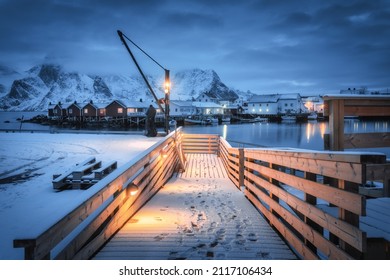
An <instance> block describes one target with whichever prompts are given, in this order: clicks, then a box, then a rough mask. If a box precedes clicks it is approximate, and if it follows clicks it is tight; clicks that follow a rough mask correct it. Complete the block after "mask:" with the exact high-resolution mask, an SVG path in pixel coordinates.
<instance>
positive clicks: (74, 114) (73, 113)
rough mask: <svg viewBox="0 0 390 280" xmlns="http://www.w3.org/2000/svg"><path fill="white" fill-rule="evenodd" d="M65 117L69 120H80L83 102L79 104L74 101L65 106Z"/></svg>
mask: <svg viewBox="0 0 390 280" xmlns="http://www.w3.org/2000/svg"><path fill="white" fill-rule="evenodd" d="M66 110H67V117H68V119H69V120H73V121H80V120H81V119H82V116H83V104H79V103H77V102H76V101H75V102H74V103H73V104H71V105H69V106H68V107H67V108H66Z"/></svg>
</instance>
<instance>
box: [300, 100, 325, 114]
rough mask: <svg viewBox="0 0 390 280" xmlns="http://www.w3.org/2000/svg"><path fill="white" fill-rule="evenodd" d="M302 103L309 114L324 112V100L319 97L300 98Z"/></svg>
mask: <svg viewBox="0 0 390 280" xmlns="http://www.w3.org/2000/svg"><path fill="white" fill-rule="evenodd" d="M302 102H303V104H304V105H305V107H306V109H307V110H309V112H316V113H323V112H324V100H323V99H322V98H321V97H320V96H307V97H305V98H302Z"/></svg>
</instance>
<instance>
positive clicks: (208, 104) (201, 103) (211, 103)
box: [192, 101, 222, 108]
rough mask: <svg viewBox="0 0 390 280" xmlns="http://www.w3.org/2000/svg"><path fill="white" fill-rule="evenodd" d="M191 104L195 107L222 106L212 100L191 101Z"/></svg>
mask: <svg viewBox="0 0 390 280" xmlns="http://www.w3.org/2000/svg"><path fill="white" fill-rule="evenodd" d="M192 106H195V107H197V108H222V106H221V105H219V104H217V103H214V102H198V101H196V102H192Z"/></svg>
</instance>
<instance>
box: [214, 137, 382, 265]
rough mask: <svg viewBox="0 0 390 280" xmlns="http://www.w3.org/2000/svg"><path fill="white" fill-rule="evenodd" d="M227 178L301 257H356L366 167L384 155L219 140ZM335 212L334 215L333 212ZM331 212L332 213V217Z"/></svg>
mask: <svg viewBox="0 0 390 280" xmlns="http://www.w3.org/2000/svg"><path fill="white" fill-rule="evenodd" d="M220 143H221V145H220V155H221V158H222V160H223V162H224V164H225V167H226V169H227V172H228V174H229V177H230V179H231V180H232V181H233V182H234V183H235V185H236V186H237V187H239V188H241V189H243V191H244V193H245V195H246V196H247V198H248V199H249V200H250V201H251V202H252V203H253V204H254V205H255V206H256V207H257V209H258V210H259V211H260V212H261V213H262V214H263V215H264V216H265V217H266V218H267V220H268V221H269V222H270V223H271V224H272V225H273V227H274V228H275V229H276V230H277V231H278V232H279V233H280V234H281V235H282V236H283V237H284V238H285V240H286V241H287V242H288V244H290V246H291V247H292V248H293V249H294V250H295V251H296V252H297V254H298V255H300V256H301V257H302V258H304V259H353V258H356V259H360V258H362V257H363V254H364V252H366V250H367V240H366V234H365V233H364V232H362V231H361V230H360V229H359V216H364V215H365V209H366V208H365V197H364V196H362V195H360V194H358V188H359V184H364V183H365V182H366V170H367V166H368V165H371V166H373V165H374V164H378V163H379V164H380V163H383V162H385V160H386V158H385V156H384V155H374V154H357V153H353V154H352V153H343V152H318V151H294V150H289V149H285V150H276V149H240V148H233V147H231V146H230V144H229V143H228V142H226V141H225V140H224V139H221V140H220ZM335 210H336V211H335ZM335 213H336V214H335Z"/></svg>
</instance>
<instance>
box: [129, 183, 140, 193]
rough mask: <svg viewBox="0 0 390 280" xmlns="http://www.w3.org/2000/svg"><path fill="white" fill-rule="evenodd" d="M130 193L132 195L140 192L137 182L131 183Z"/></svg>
mask: <svg viewBox="0 0 390 280" xmlns="http://www.w3.org/2000/svg"><path fill="white" fill-rule="evenodd" d="M128 190H129V193H130V195H131V196H134V195H136V194H137V193H138V187H137V186H136V185H135V184H133V183H132V184H131V185H130V187H129V188H128Z"/></svg>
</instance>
